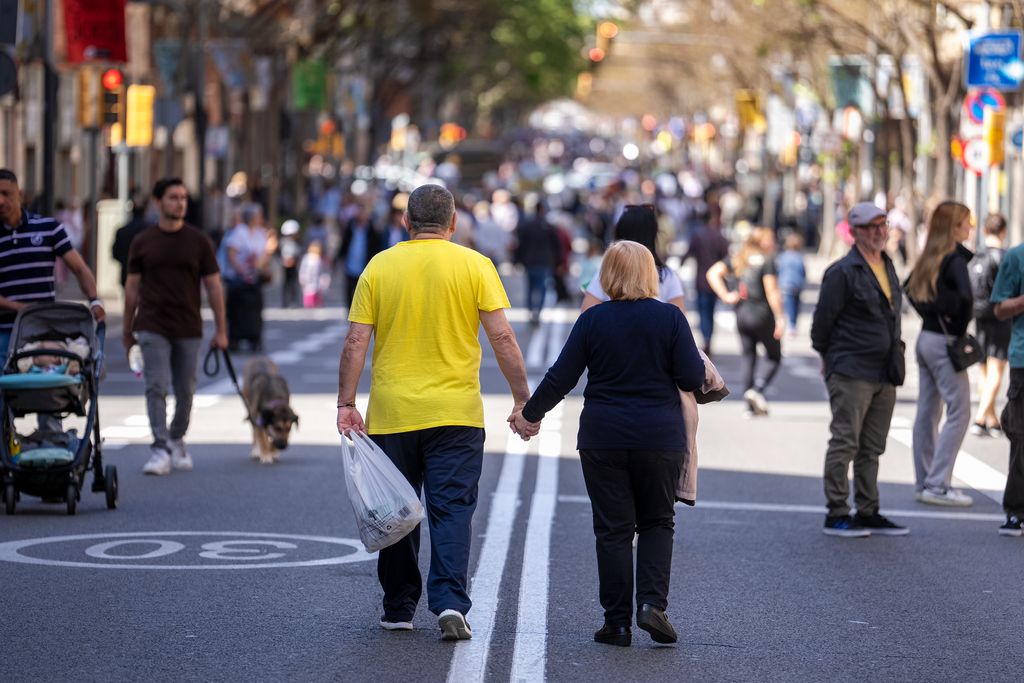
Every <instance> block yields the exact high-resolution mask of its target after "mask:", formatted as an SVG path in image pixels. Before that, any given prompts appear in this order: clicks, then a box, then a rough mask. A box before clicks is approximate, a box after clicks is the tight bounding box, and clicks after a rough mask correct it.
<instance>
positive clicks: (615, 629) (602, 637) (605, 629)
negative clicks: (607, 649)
mask: <svg viewBox="0 0 1024 683" xmlns="http://www.w3.org/2000/svg"><path fill="white" fill-rule="evenodd" d="M594 640H596V641H597V642H599V643H603V644H604V645H618V646H619V647H629V644H630V643H631V642H633V633H632V631H630V630H629V627H628V626H609V625H608V624H607V623H606V624H605V625H604V626H602V627H601V630H600V631H598V632H596V633H595V634H594Z"/></svg>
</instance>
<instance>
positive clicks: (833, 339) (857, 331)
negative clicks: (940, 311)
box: [811, 246, 906, 385]
mask: <svg viewBox="0 0 1024 683" xmlns="http://www.w3.org/2000/svg"><path fill="white" fill-rule="evenodd" d="M882 260H883V262H884V263H885V270H886V273H887V274H888V276H889V287H890V289H891V290H892V305H890V304H889V301H888V299H886V298H885V293H884V292H882V287H881V285H879V284H878V280H877V279H876V278H875V274H874V273H873V272H872V271H871V266H869V265H868V262H867V261H866V260H865V259H864V257H863V256H862V255H861V253H860V250H858V249H857V247H856V246H855V247H853V248H852V249H850V253H849V254H847V255H846V256H844V257H843V258H841V259H839V260H838V261H836V262H835V263H833V264H832V265H831V266H829V267H828V270H826V271H825V276H824V277H823V278H822V281H821V291H820V294H819V296H818V305H817V306H816V307H815V309H814V320H813V322H812V323H811V346H812V347H813V348H814V350H815V351H817V352H818V353H819V354H821V357H822V358H823V359H824V361H825V377H826V378H827V377H830V376H831V375H832V374H839V375H843V376H846V377H853V378H855V379H863V380H868V381H871V382H883V383H888V384H895V385H900V384H902V383H903V379H904V375H905V372H906V371H905V366H904V358H903V341H902V340H901V339H900V334H901V326H900V310H901V308H902V306H903V292H902V290H901V289H900V283H899V279H897V277H896V269H895V268H894V267H893V265H892V259H890V258H889V257H888V256H887V255H886V254H884V253H883V254H882Z"/></svg>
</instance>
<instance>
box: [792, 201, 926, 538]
mask: <svg viewBox="0 0 1024 683" xmlns="http://www.w3.org/2000/svg"><path fill="white" fill-rule="evenodd" d="M848 220H849V223H850V227H851V232H852V233H853V240H854V246H853V248H852V249H850V253H849V254H847V255H846V256H845V257H843V258H842V259H840V260H838V261H836V262H835V263H833V264H832V265H831V266H829V268H828V270H826V271H825V276H824V278H822V281H821V292H820V294H819V298H818V305H817V307H816V308H815V309H814V321H813V322H812V324H811V345H812V346H813V347H814V350H815V351H817V352H818V353H819V354H821V357H822V366H823V367H822V374H824V376H825V384H826V385H827V386H828V397H829V403H830V405H831V408H832V423H831V424H830V426H829V429H830V431H831V433H832V438H831V439H829V442H828V450H827V451H826V454H825V499H826V503H827V505H828V515H827V516H826V517H825V527H824V532H825V533H826V534H828V535H830V536H842V537H847V538H850V537H863V536H870V535H871V534H873V533H874V534H880V535H884V536H904V535H906V534H907V533H909V530H908V529H907V528H906V527H903V526H900V525H898V524H895V523H894V522H892V521H890V520H888V519H886V518H885V517H883V516H882V515H881V514H879V512H878V506H879V504H878V456H880V455H881V454H882V453H883V452H885V442H886V438H887V436H888V434H889V423H890V422H891V420H892V413H893V408H894V407H895V405H896V387H897V386H899V385H901V384H903V379H904V375H905V374H906V370H905V367H904V359H903V342H902V340H901V339H900V308H901V306H902V292H901V290H900V284H899V280H898V279H897V277H896V270H895V268H893V264H892V260H891V259H890V258H889V257H888V256H887V255H886V254H885V251H884V249H885V243H886V240H887V238H888V233H889V225H888V223H887V221H886V215H885V212H884V211H883V210H882V209H879V208H878V207H877V206H875V205H874V204H871V203H870V202H861V203H860V204H857V205H856V206H854V207H853V209H851V210H850V215H849V218H848ZM851 462H853V477H854V500H855V502H856V505H857V513H856V515H853V516H851V515H850V504H849V502H848V500H847V498H848V497H849V491H850V483H849V476H848V473H849V470H850V463H851Z"/></svg>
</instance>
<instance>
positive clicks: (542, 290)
mask: <svg viewBox="0 0 1024 683" xmlns="http://www.w3.org/2000/svg"><path fill="white" fill-rule="evenodd" d="M553 274H554V271H553V270H552V269H551V268H547V267H545V266H530V267H529V268H527V269H526V307H527V308H529V309H530V314H531V315H532V316H534V318H537V317H540V311H541V309H542V308H544V298H545V297H546V296H547V295H548V280H550V279H551V276H552V275H553Z"/></svg>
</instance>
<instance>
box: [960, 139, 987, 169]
mask: <svg viewBox="0 0 1024 683" xmlns="http://www.w3.org/2000/svg"><path fill="white" fill-rule="evenodd" d="M962 163H963V165H964V168H966V169H967V170H968V171H971V172H973V173H976V174H978V175H981V174H982V173H984V172H985V168H986V167H987V166H988V165H989V164H988V144H987V143H986V142H985V140H984V138H971V139H970V140H967V141H966V142H964V158H963V162H962Z"/></svg>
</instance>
